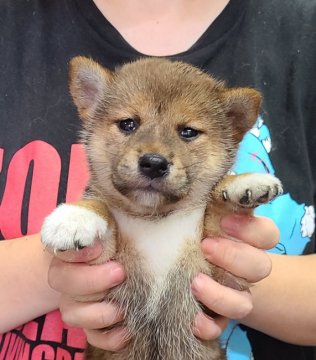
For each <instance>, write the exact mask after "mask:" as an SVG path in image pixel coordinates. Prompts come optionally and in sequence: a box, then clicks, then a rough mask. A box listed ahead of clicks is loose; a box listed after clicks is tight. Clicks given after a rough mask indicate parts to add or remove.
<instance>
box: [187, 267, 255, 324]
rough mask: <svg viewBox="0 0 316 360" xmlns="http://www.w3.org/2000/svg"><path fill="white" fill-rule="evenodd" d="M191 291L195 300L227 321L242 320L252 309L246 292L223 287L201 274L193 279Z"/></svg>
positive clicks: (250, 299)
mask: <svg viewBox="0 0 316 360" xmlns="http://www.w3.org/2000/svg"><path fill="white" fill-rule="evenodd" d="M191 289H192V293H193V295H194V296H195V298H196V299H197V300H198V301H200V302H201V303H202V304H203V305H204V306H206V307H207V308H208V309H210V310H212V311H213V312H215V313H217V314H219V315H222V316H225V317H227V318H229V319H242V318H244V317H245V316H246V315H248V314H249V313H250V312H251V310H252V308H253V304H252V297H251V294H250V293H249V292H248V291H238V290H235V289H231V288H229V287H226V286H223V285H221V284H219V283H217V282H216V281H215V280H213V279H212V278H211V277H209V276H207V275H205V274H202V273H199V274H198V275H197V276H196V277H195V278H194V279H193V282H192V285H191Z"/></svg>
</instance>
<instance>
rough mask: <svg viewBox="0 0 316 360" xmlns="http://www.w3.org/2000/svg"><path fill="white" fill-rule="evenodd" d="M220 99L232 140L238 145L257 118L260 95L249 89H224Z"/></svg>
mask: <svg viewBox="0 0 316 360" xmlns="http://www.w3.org/2000/svg"><path fill="white" fill-rule="evenodd" d="M222 99H223V100H224V104H225V108H226V116H227V117H228V118H229V119H230V120H231V123H232V126H233V129H234V139H235V140H236V142H238V143H239V142H240V141H241V140H242V138H243V137H244V135H245V134H246V132H247V131H248V130H250V129H251V128H252V127H253V125H254V124H255V122H256V120H257V118H258V115H259V111H260V105H261V95H260V93H259V92H258V91H256V90H254V89H250V88H235V89H224V90H223V93H222Z"/></svg>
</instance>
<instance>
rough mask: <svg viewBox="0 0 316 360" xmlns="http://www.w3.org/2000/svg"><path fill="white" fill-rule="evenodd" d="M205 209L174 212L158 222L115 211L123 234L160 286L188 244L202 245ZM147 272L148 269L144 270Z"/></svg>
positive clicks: (114, 213)
mask: <svg viewBox="0 0 316 360" xmlns="http://www.w3.org/2000/svg"><path fill="white" fill-rule="evenodd" d="M204 211H205V209H204V208H198V209H195V210H192V211H190V212H182V211H179V212H175V213H172V214H170V215H168V216H166V217H164V218H161V219H159V220H146V219H142V218H135V217H132V216H129V215H127V214H125V213H122V212H120V211H118V210H114V211H113V215H114V217H115V219H116V221H117V224H118V228H119V231H120V234H121V236H122V237H123V238H127V239H128V240H129V241H131V242H132V246H133V247H135V249H136V250H137V252H138V253H139V254H140V256H141V257H142V258H143V260H144V264H145V266H146V268H147V270H148V271H149V272H150V273H151V274H152V275H153V277H154V279H155V282H156V283H159V282H160V281H161V280H163V279H164V278H165V276H166V275H167V273H168V272H169V270H170V269H171V268H172V266H173V265H174V264H175V262H176V261H177V258H178V257H179V255H180V254H181V251H182V249H183V248H184V246H185V245H186V244H187V243H188V242H197V241H198V242H199V241H200V239H201V228H202V227H201V223H202V221H203V217H204ZM144 270H145V269H144Z"/></svg>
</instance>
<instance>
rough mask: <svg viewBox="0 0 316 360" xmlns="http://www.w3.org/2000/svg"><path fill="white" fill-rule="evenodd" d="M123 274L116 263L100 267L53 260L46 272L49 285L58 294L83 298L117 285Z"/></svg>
mask: <svg viewBox="0 0 316 360" xmlns="http://www.w3.org/2000/svg"><path fill="white" fill-rule="evenodd" d="M124 279H125V272H124V269H123V267H122V265H120V264H119V263H117V262H114V261H109V262H106V263H104V264H101V265H88V264H85V263H66V262H64V261H61V260H59V259H57V258H54V259H53V260H52V262H51V265H50V267H49V270H48V283H49V285H50V286H51V287H52V288H53V289H55V290H57V291H58V292H60V293H64V294H68V295H71V296H84V295H90V294H96V293H99V292H103V291H106V290H108V289H110V288H112V287H114V286H116V285H119V284H120V283H122V282H123V280H124Z"/></svg>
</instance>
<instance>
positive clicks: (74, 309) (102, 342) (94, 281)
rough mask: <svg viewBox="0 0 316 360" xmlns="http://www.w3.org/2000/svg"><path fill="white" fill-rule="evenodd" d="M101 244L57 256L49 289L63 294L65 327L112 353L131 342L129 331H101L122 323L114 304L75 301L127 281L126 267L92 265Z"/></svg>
mask: <svg viewBox="0 0 316 360" xmlns="http://www.w3.org/2000/svg"><path fill="white" fill-rule="evenodd" d="M101 251H102V248H101V244H100V243H96V244H95V245H94V246H92V247H87V248H84V249H82V250H79V251H75V250H73V251H72V250H70V251H65V252H57V253H56V255H55V257H54V258H53V260H52V263H51V265H50V268H49V272H48V282H49V284H50V286H51V287H52V288H53V289H55V290H57V291H58V292H59V293H60V294H61V297H60V312H61V315H62V319H63V321H64V322H65V323H67V324H68V325H70V326H74V327H81V328H83V329H84V331H85V333H86V335H87V340H88V342H89V343H90V344H92V345H94V346H96V347H99V348H102V349H105V350H109V351H117V350H119V349H121V348H123V347H124V346H125V345H126V342H127V341H128V340H127V339H128V333H127V329H126V328H124V327H116V328H114V329H112V330H109V331H102V330H101V331H100V330H98V329H103V328H105V327H108V326H111V325H114V324H116V323H118V322H119V321H121V320H122V319H123V314H122V313H120V312H119V309H118V308H117V307H116V306H115V305H114V304H111V303H107V302H80V301H76V300H75V298H76V297H78V296H79V297H80V296H86V295H87V296H89V295H92V296H93V295H94V294H97V293H99V292H104V293H106V291H107V290H109V289H111V288H112V287H114V286H116V285H119V284H120V283H122V282H123V280H124V279H125V273H124V269H123V267H122V266H121V265H120V264H118V263H117V262H114V261H109V262H107V263H105V264H102V265H89V264H88V262H89V261H92V260H94V259H96V258H98V257H99V256H100V254H101Z"/></svg>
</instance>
